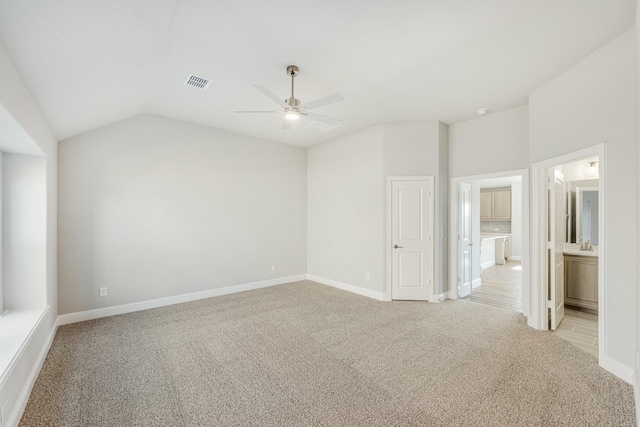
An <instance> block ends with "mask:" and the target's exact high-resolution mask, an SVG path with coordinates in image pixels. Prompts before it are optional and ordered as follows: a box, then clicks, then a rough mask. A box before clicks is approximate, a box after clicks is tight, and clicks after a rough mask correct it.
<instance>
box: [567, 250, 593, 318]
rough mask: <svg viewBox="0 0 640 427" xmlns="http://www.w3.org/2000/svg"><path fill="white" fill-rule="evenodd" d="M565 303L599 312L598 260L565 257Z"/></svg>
mask: <svg viewBox="0 0 640 427" xmlns="http://www.w3.org/2000/svg"><path fill="white" fill-rule="evenodd" d="M564 302H565V304H568V305H573V306H576V307H582V308H589V309H591V310H598V258H597V257H586V256H572V255H565V256H564Z"/></svg>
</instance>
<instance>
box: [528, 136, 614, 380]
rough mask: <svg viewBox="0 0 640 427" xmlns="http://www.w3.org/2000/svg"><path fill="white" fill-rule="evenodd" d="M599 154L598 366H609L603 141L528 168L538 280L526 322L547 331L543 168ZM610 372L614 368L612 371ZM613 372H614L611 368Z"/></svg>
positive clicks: (534, 273)
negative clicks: (530, 176)
mask: <svg viewBox="0 0 640 427" xmlns="http://www.w3.org/2000/svg"><path fill="white" fill-rule="evenodd" d="M593 156H598V166H599V169H600V172H599V177H598V178H599V185H598V216H599V218H598V234H599V241H598V247H599V248H600V251H599V254H598V358H599V363H600V366H602V367H603V368H605V369H608V368H607V366H606V363H605V362H606V354H607V339H606V327H605V326H606V320H607V315H606V307H607V304H606V297H607V292H606V290H607V282H606V281H605V278H606V271H605V269H606V265H607V263H606V257H607V244H606V240H607V231H606V214H607V209H606V206H607V195H606V193H605V187H606V186H605V181H606V165H607V162H606V145H605V144H604V143H602V144H598V145H595V146H593V147H590V148H585V149H583V150H580V151H575V152H573V153H569V154H565V155H563V156H558V157H554V158H552V159H549V160H544V161H542V162H538V163H534V164H533V165H532V168H531V173H532V183H531V184H532V185H531V191H532V198H531V203H532V207H533V209H532V212H531V213H532V218H531V219H532V221H531V237H532V239H531V240H532V241H531V243H532V245H531V248H532V249H531V250H532V253H531V265H532V267H533V268H532V269H531V272H532V275H531V280H532V282H531V283H537V284H538V286H535V287H534V288H533V289H532V292H531V308H532V311H531V316H530V317H529V319H528V324H529V326H531V327H533V328H535V329H539V330H543V331H546V330H547V329H548V324H549V319H548V313H547V300H548V299H549V295H548V289H547V286H546V284H547V281H546V279H545V277H547V261H546V259H547V258H546V251H547V246H546V242H547V238H546V232H547V229H546V228H547V223H546V215H547V200H546V194H547V193H546V192H547V190H546V179H547V177H546V171H547V169H548V168H552V167H556V166H560V165H562V164H565V163H571V162H575V161H579V160H583V159H587V158H589V157H593ZM608 370H609V371H611V369H608ZM612 372H613V371H612ZM614 374H615V372H614Z"/></svg>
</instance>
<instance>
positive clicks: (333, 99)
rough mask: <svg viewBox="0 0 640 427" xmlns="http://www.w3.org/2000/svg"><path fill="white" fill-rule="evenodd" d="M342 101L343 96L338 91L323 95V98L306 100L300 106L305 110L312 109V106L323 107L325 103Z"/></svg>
mask: <svg viewBox="0 0 640 427" xmlns="http://www.w3.org/2000/svg"><path fill="white" fill-rule="evenodd" d="M340 101H344V97H343V96H342V95H340V94H339V93H334V94H333V95H329V96H325V97H324V98H320V99H316V100H315V101H311V102H307V103H306V104H304V105H302V106H301V107H300V108H302V109H305V110H313V109H314V108H318V107H323V106H325V105H329V104H334V103H336V102H340Z"/></svg>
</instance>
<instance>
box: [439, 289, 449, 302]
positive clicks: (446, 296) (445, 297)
mask: <svg viewBox="0 0 640 427" xmlns="http://www.w3.org/2000/svg"><path fill="white" fill-rule="evenodd" d="M448 299H452V298H451V292H449V291H447V292H443V293H441V294H440V295H438V302H444V300H448Z"/></svg>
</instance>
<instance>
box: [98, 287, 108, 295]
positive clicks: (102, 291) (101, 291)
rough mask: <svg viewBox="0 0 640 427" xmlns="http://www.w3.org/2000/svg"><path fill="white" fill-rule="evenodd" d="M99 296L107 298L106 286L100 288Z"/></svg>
mask: <svg viewBox="0 0 640 427" xmlns="http://www.w3.org/2000/svg"><path fill="white" fill-rule="evenodd" d="M100 296H101V297H106V296H107V287H106V286H105V287H104V288H100Z"/></svg>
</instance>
